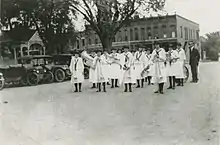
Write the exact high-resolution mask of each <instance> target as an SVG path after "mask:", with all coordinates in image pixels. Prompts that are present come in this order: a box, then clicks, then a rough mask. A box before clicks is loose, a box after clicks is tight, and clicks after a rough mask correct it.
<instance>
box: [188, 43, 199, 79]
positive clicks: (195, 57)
mask: <svg viewBox="0 0 220 145" xmlns="http://www.w3.org/2000/svg"><path fill="white" fill-rule="evenodd" d="M189 48H190V59H189V64H190V67H191V72H192V81H191V82H192V83H197V82H198V80H199V79H198V65H199V60H200V54H199V51H198V49H196V47H195V43H194V42H190V43H189Z"/></svg>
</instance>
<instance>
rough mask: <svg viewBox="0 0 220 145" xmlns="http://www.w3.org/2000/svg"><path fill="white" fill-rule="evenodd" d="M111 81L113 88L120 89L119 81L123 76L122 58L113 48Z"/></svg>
mask: <svg viewBox="0 0 220 145" xmlns="http://www.w3.org/2000/svg"><path fill="white" fill-rule="evenodd" d="M109 57H110V62H111V64H110V70H109V72H111V73H110V79H111V85H112V86H111V88H118V87H119V86H118V80H119V78H120V74H121V70H120V69H121V64H120V56H119V54H118V53H117V52H116V49H115V48H114V47H113V48H112V53H111V54H110V56H109Z"/></svg>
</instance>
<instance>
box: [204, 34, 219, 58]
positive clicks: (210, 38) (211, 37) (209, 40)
mask: <svg viewBox="0 0 220 145" xmlns="http://www.w3.org/2000/svg"><path fill="white" fill-rule="evenodd" d="M202 48H203V50H205V51H206V55H207V57H208V58H210V59H212V60H218V53H219V52H220V32H212V33H208V34H206V39H205V41H204V42H202Z"/></svg>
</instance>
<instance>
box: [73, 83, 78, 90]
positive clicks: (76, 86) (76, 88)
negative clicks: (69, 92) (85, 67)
mask: <svg viewBox="0 0 220 145" xmlns="http://www.w3.org/2000/svg"><path fill="white" fill-rule="evenodd" d="M74 85H75V92H78V84H77V83H75V84H74Z"/></svg>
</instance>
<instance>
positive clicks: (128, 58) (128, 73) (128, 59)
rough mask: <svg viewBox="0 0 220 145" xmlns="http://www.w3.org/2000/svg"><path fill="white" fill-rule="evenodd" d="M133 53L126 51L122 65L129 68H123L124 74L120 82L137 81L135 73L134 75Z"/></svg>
mask: <svg viewBox="0 0 220 145" xmlns="http://www.w3.org/2000/svg"><path fill="white" fill-rule="evenodd" d="M133 64H134V63H133V55H132V53H131V52H127V53H124V55H123V60H122V66H123V67H124V66H126V67H127V68H129V69H128V70H123V71H122V72H123V73H122V76H121V79H120V84H122V83H124V84H127V83H132V84H133V83H135V82H136V80H135V75H134V65H133Z"/></svg>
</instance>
